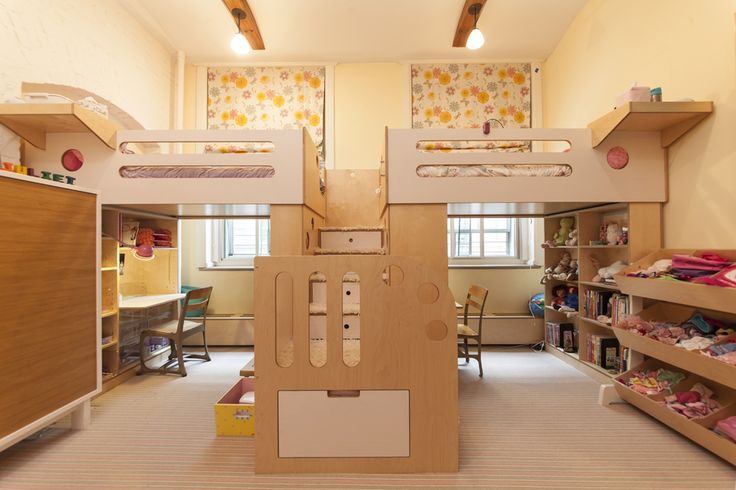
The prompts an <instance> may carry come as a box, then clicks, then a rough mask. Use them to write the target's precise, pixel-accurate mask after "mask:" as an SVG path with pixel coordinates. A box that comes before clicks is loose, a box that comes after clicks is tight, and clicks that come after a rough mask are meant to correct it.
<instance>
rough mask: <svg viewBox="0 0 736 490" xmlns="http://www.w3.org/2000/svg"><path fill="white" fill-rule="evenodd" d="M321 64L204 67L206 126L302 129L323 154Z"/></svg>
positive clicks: (323, 106) (322, 83)
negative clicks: (303, 128) (305, 129)
mask: <svg viewBox="0 0 736 490" xmlns="http://www.w3.org/2000/svg"><path fill="white" fill-rule="evenodd" d="M324 114H325V68H324V67H323V66H286V67H276V66H248V67H237V68H233V67H210V68H208V69H207V128H208V129H296V128H300V127H302V126H303V127H306V128H307V130H308V131H309V134H310V135H311V137H312V140H314V143H315V144H316V145H317V148H318V150H319V151H320V153H321V154H322V155H324V151H323V149H324V145H323V139H324Z"/></svg>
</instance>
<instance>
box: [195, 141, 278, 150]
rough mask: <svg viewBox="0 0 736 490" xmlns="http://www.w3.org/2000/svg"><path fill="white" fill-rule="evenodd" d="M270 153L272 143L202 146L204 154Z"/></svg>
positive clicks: (257, 142)
mask: <svg viewBox="0 0 736 490" xmlns="http://www.w3.org/2000/svg"><path fill="white" fill-rule="evenodd" d="M272 151H273V143H269V142H265V141H254V142H246V143H226V144H222V143H221V144H219V145H216V144H206V145H204V152H205V153H271V152H272Z"/></svg>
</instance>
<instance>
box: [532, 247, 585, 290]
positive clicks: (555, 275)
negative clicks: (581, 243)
mask: <svg viewBox="0 0 736 490" xmlns="http://www.w3.org/2000/svg"><path fill="white" fill-rule="evenodd" d="M572 263H573V258H572V257H571V256H570V254H569V253H568V252H565V253H564V254H562V257H561V258H560V261H559V262H558V263H557V264H556V265H555V266H550V267H547V268H546V269H545V270H544V276H542V280H541V281H540V284H544V283H546V282H547V281H551V280H552V279H559V280H562V281H565V280H567V278H568V275H569V274H570V273H571V272H572V271H573V270H575V269H573V268H572V267H571V264H572ZM575 267H577V261H575Z"/></svg>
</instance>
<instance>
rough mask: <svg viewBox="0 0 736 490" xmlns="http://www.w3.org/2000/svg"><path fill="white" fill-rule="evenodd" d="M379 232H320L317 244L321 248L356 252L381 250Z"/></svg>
mask: <svg viewBox="0 0 736 490" xmlns="http://www.w3.org/2000/svg"><path fill="white" fill-rule="evenodd" d="M382 234H383V232H382V231H381V230H370V231H322V232H320V238H319V243H320V246H321V247H322V248H327V249H341V250H357V249H366V248H381V247H382V246H383V244H382V243H381V241H382V240H381V236H382Z"/></svg>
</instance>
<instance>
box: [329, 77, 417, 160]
mask: <svg viewBox="0 0 736 490" xmlns="http://www.w3.org/2000/svg"><path fill="white" fill-rule="evenodd" d="M405 76H406V65H400V64H398V63H348V64H339V65H337V66H336V67H335V168H378V167H379V166H380V162H381V155H382V154H383V146H384V143H383V141H384V128H385V127H386V126H388V127H392V128H401V127H408V126H407V125H406V124H407V123H408V121H409V119H408V118H407V117H406V114H405V113H406V111H407V110H408V108H406V107H405V106H404V104H405V103H406V100H407V99H406V98H407V97H408V95H409V90H410V87H409V82H408V81H407V80H406V79H405Z"/></svg>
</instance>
